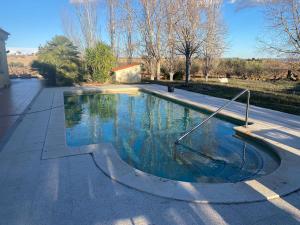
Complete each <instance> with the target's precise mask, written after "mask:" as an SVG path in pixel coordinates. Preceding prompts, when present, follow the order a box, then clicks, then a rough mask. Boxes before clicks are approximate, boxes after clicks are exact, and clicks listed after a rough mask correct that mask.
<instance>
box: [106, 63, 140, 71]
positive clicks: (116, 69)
mask: <svg viewBox="0 0 300 225" xmlns="http://www.w3.org/2000/svg"><path fill="white" fill-rule="evenodd" d="M138 65H141V64H140V63H132V64H128V65H124V66H118V67H115V68H112V69H111V71H112V72H116V71H119V70H125V69H128V68H130V67H134V66H138Z"/></svg>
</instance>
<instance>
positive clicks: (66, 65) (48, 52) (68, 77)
mask: <svg viewBox="0 0 300 225" xmlns="http://www.w3.org/2000/svg"><path fill="white" fill-rule="evenodd" d="M37 56H38V59H37V60H36V61H34V62H33V63H32V65H31V67H32V68H33V69H35V70H37V71H38V72H39V73H40V74H41V75H43V76H44V77H45V79H47V80H48V81H50V84H51V85H56V83H58V84H59V85H70V84H73V83H74V82H77V81H79V80H80V79H79V77H80V64H81V63H80V58H79V52H78V50H77V47H76V46H75V45H73V43H72V42H71V41H70V40H69V39H68V38H66V37H64V36H55V37H54V38H53V39H52V40H51V41H49V42H48V43H47V44H46V45H45V46H42V47H40V48H39V51H38V53H37Z"/></svg>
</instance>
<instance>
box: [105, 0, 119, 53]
mask: <svg viewBox="0 0 300 225" xmlns="http://www.w3.org/2000/svg"><path fill="white" fill-rule="evenodd" d="M117 6H118V0H107V7H108V31H109V37H110V46H111V48H112V50H113V52H114V54H115V56H117V55H118V53H117V41H118V40H117Z"/></svg>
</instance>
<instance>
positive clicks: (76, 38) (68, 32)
mask: <svg viewBox="0 0 300 225" xmlns="http://www.w3.org/2000/svg"><path fill="white" fill-rule="evenodd" d="M61 22H62V27H63V32H64V34H65V36H66V37H67V38H69V39H70V40H71V41H72V42H73V43H74V45H76V46H77V47H78V49H79V51H80V52H81V53H82V52H84V48H85V46H84V43H83V40H82V35H81V33H80V31H78V29H76V25H75V23H74V20H73V19H72V16H71V15H70V12H69V11H68V10H67V9H65V10H63V12H62V14H61Z"/></svg>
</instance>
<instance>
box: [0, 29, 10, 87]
mask: <svg viewBox="0 0 300 225" xmlns="http://www.w3.org/2000/svg"><path fill="white" fill-rule="evenodd" d="M8 35H9V33H7V32H6V31H5V30H2V29H1V28H0V88H3V87H7V86H9V84H10V81H9V74H8V65H7V55H6V48H5V41H6V40H7V38H8Z"/></svg>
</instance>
